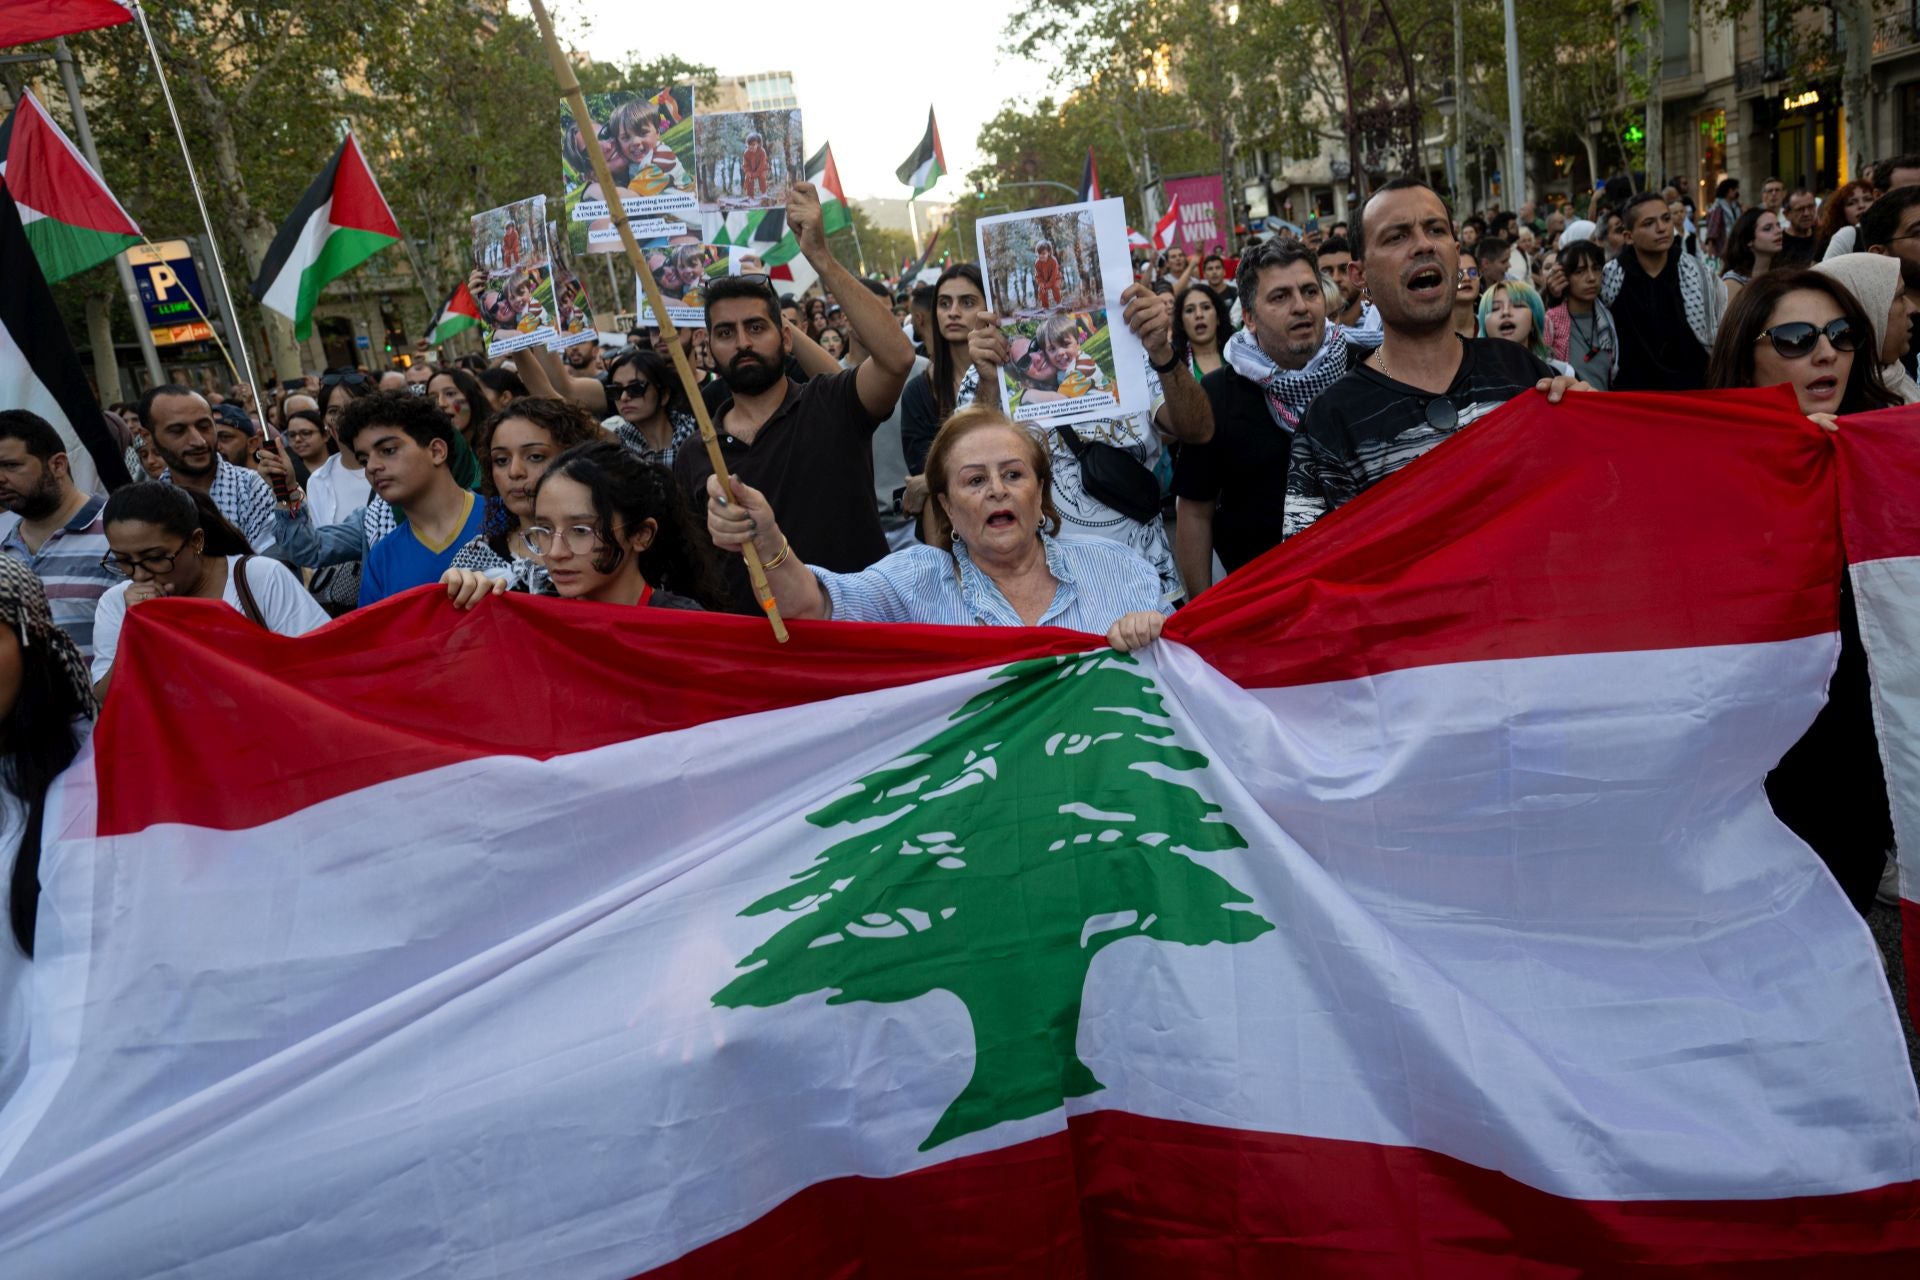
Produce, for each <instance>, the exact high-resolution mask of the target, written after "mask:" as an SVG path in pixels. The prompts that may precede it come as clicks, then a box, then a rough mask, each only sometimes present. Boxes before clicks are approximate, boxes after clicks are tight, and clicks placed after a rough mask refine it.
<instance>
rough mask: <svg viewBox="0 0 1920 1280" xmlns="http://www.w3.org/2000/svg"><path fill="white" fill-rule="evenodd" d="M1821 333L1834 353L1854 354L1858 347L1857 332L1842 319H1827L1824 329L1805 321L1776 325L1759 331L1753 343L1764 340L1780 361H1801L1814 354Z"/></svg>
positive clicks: (1844, 318) (1848, 321) (1851, 323)
mask: <svg viewBox="0 0 1920 1280" xmlns="http://www.w3.org/2000/svg"><path fill="white" fill-rule="evenodd" d="M1821 334H1825V335H1826V336H1827V341H1828V342H1829V343H1831V344H1832V345H1833V349H1834V350H1835V351H1857V350H1859V348H1860V331H1859V330H1858V329H1856V328H1854V327H1853V321H1851V320H1849V319H1847V318H1846V317H1845V316H1841V317H1840V318H1839V319H1837V320H1829V321H1827V323H1826V324H1825V325H1824V326H1823V325H1817V324H1809V323H1807V322H1806V321H1805V320H1794V321H1790V322H1789V323H1787V324H1777V325H1775V326H1773V328H1771V329H1762V330H1761V331H1760V334H1759V337H1756V338H1755V339H1754V341H1755V342H1759V341H1760V340H1761V339H1762V338H1764V339H1766V340H1767V341H1769V342H1771V343H1773V350H1774V354H1776V355H1778V356H1779V357H1780V358H1781V359H1782V360H1804V359H1805V358H1806V357H1808V356H1810V355H1812V354H1813V348H1814V346H1815V345H1816V344H1817V343H1818V342H1819V341H1820V335H1821Z"/></svg>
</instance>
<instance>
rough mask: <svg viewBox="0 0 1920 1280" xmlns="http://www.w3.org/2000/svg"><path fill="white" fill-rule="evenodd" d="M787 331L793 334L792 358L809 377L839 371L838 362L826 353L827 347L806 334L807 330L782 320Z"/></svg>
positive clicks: (817, 376) (822, 376) (824, 375)
mask: <svg viewBox="0 0 1920 1280" xmlns="http://www.w3.org/2000/svg"><path fill="white" fill-rule="evenodd" d="M784 323H785V324H786V326H787V332H788V333H789V334H791V335H792V336H793V359H794V363H795V364H798V365H799V366H800V367H801V368H802V369H804V370H806V374H807V376H808V377H809V378H824V377H826V376H827V375H828V374H834V373H839V372H840V362H839V361H838V360H835V359H834V358H833V357H832V356H830V355H828V354H827V349H826V348H825V347H823V346H821V345H820V344H819V343H817V342H815V341H814V340H813V339H812V338H810V337H808V336H807V331H806V330H805V329H803V328H801V327H800V326H799V325H797V324H795V323H794V322H793V321H791V320H788V321H785V322H784Z"/></svg>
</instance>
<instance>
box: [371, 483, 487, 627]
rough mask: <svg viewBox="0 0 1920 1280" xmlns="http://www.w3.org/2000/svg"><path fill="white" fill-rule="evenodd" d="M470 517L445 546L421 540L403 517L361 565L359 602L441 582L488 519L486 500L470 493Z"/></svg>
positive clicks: (383, 597)
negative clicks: (454, 560)
mask: <svg viewBox="0 0 1920 1280" xmlns="http://www.w3.org/2000/svg"><path fill="white" fill-rule="evenodd" d="M467 504H468V505H467V518H466V519H465V520H464V521H462V522H461V525H460V532H458V533H456V534H454V535H453V537H452V538H451V539H450V540H449V541H448V542H447V544H446V545H445V546H443V547H430V546H428V545H427V544H426V543H425V542H422V541H421V540H420V535H419V534H417V533H415V532H414V531H413V526H412V525H411V524H408V523H407V521H406V519H405V517H402V518H401V520H400V523H399V526H398V527H397V528H395V529H394V531H393V532H392V533H390V534H388V535H387V536H386V537H384V538H382V539H380V541H378V542H376V543H374V544H373V546H372V547H370V548H369V549H368V551H367V558H366V559H365V560H364V561H363V562H362V563H361V568H360V604H361V606H362V607H365V606H367V605H370V604H374V603H376V602H377V601H381V600H385V599H386V598H387V597H388V596H391V595H398V594H399V593H400V592H402V591H405V590H407V589H408V588H410V587H421V586H425V585H426V584H428V583H430V582H438V581H440V575H441V574H443V573H445V572H446V571H447V567H448V566H449V565H451V564H452V563H453V558H454V557H455V556H456V555H458V554H459V553H460V549H461V548H462V547H464V546H466V545H467V544H468V543H469V542H472V541H473V540H474V539H475V538H477V537H479V536H480V534H481V532H482V528H483V526H484V524H485V522H486V503H484V502H482V501H481V500H480V498H479V496H478V495H477V494H472V493H469V494H468V495H467Z"/></svg>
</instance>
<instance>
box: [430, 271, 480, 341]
mask: <svg viewBox="0 0 1920 1280" xmlns="http://www.w3.org/2000/svg"><path fill="white" fill-rule="evenodd" d="M479 323H480V304H479V303H477V302H475V301H474V300H473V291H472V290H471V289H469V288H467V282H466V281H465V280H462V281H461V282H460V283H459V284H456V285H455V286H453V292H452V293H449V294H448V295H447V300H446V301H445V302H443V303H441V304H440V314H438V315H436V316H435V317H434V318H433V328H432V330H431V331H430V332H429V333H428V335H427V341H428V342H445V341H446V340H447V339H448V338H451V337H452V336H453V335H454V334H456V333H464V332H465V331H466V330H468V329H471V328H473V327H474V326H475V325H477V324H479Z"/></svg>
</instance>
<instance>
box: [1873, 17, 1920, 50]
mask: <svg viewBox="0 0 1920 1280" xmlns="http://www.w3.org/2000/svg"><path fill="white" fill-rule="evenodd" d="M1914 17H1915V15H1914V14H1913V13H1912V12H1908V13H1883V14H1881V15H1879V16H1878V17H1876V18H1875V19H1874V20H1873V52H1874V56H1876V57H1878V56H1879V55H1880V54H1883V53H1892V52H1893V51H1894V50H1895V49H1904V48H1906V47H1907V46H1909V45H1914V44H1920V24H1916V23H1915V21H1914Z"/></svg>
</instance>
